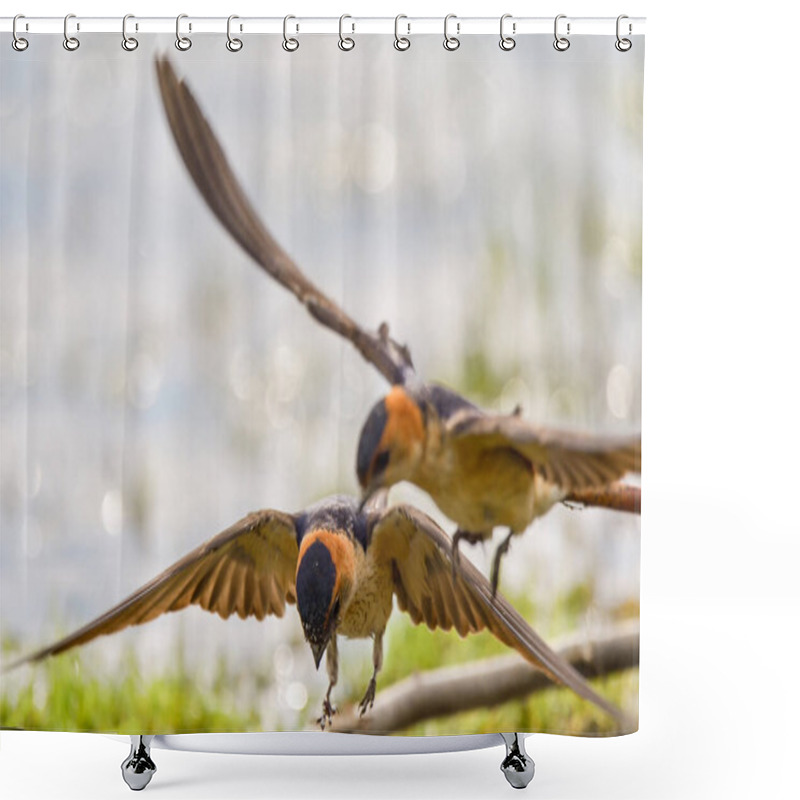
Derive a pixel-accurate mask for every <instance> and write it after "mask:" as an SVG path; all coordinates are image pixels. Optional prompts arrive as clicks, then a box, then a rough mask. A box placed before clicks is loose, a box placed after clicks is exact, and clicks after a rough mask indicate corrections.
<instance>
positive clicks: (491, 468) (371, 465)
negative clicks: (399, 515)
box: [356, 384, 641, 592]
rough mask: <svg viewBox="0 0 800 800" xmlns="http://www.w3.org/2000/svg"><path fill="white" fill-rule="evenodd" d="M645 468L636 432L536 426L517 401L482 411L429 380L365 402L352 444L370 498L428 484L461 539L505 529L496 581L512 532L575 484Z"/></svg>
mask: <svg viewBox="0 0 800 800" xmlns="http://www.w3.org/2000/svg"><path fill="white" fill-rule="evenodd" d="M639 471H641V437H640V436H635V437H604V436H595V435H589V434H584V433H577V432H571V431H557V430H551V429H549V428H543V427H538V426H536V425H533V424H532V423H530V422H528V421H526V420H525V419H523V418H522V417H521V415H520V412H519V409H517V410H516V411H515V412H514V413H512V414H509V415H499V414H490V413H487V412H485V411H482V410H481V409H480V408H478V407H477V406H475V405H473V404H472V403H470V402H469V401H468V400H466V399H464V398H463V397H461V396H460V395H459V394H457V393H456V392H454V391H451V390H450V389H447V388H445V387H443V386H438V385H435V384H428V385H419V386H418V387H417V388H412V387H411V386H409V385H407V386H399V385H398V386H393V387H392V389H391V390H390V391H389V393H388V394H387V395H386V396H385V397H384V398H383V399H382V400H380V401H379V402H378V403H377V404H376V405H375V406H373V408H372V410H371V411H370V413H369V415H368V417H367V419H366V422H365V423H364V425H363V427H362V429H361V434H360V437H359V442H358V450H357V453H356V473H357V475H358V481H359V483H360V484H361V488H362V490H363V498H364V500H365V501H366V500H367V499H368V498H369V497H370V496H371V495H372V494H373V493H374V492H375V491H377V490H378V489H379V488H384V487H389V486H392V485H393V484H395V483H398V482H400V481H410V482H411V483H414V484H416V485H417V486H419V487H420V488H421V489H423V490H424V491H426V492H427V493H428V494H430V496H431V497H432V498H433V500H434V502H435V503H436V505H438V506H439V508H440V509H441V511H442V512H443V513H444V514H446V515H447V516H448V517H450V519H452V520H453V521H454V522H455V523H456V524H457V525H458V530H457V531H456V532H455V534H454V536H453V547H454V558H453V562H454V564H455V563H457V561H458V546H459V543H460V541H461V540H466V541H468V542H470V543H473V544H474V543H476V542H479V541H484V540H486V539H489V538H491V536H492V533H493V531H494V529H495V527H498V526H500V527H506V528H508V530H509V532H508V535H507V536H506V538H505V539H504V540H503V541H502V543H501V544H500V545H499V547H498V548H497V550H496V552H495V555H494V559H493V562H492V571H491V583H492V589H493V591H495V592H496V591H497V584H498V581H499V577H500V562H501V560H502V557H503V555H505V553H506V552H507V551H508V548H509V545H510V542H511V537H512V536H514V535H515V534H521V533H523V532H524V531H525V529H526V528H527V527H528V526H529V525H530V524H531V522H532V521H533V520H534V519H535V518H536V517H540V516H542V515H543V514H545V513H546V512H547V511H549V510H550V509H551V508H552V507H553V506H554V505H555V504H556V503H558V502H560V501H562V500H564V499H565V498H566V497H567V495H568V494H569V493H570V492H572V491H575V490H581V489H589V488H596V487H601V486H605V485H607V484H609V483H611V482H612V481H616V480H618V479H619V478H621V477H622V476H623V475H625V474H626V473H628V472H639Z"/></svg>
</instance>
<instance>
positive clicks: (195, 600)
mask: <svg viewBox="0 0 800 800" xmlns="http://www.w3.org/2000/svg"><path fill="white" fill-rule="evenodd" d="M297 552H298V547H297V534H296V530H295V520H294V517H292V516H291V515H289V514H284V513H282V512H280V511H256V512H254V513H252V514H249V515H248V516H246V517H245V518H244V519H241V520H239V522H237V523H235V524H234V525H232V526H231V527H230V528H228V529H227V530H225V531H223V532H222V533H220V534H218V535H217V536H215V537H214V538H213V539H209V540H208V541H207V542H205V543H204V544H201V545H200V546H199V547H197V548H196V549H194V550H192V552H191V553H189V554H188V555H186V556H184V557H183V558H182V559H181V560H180V561H177V562H176V563H175V564H173V565H172V566H171V567H169V568H168V569H166V570H164V572H162V573H161V574H160V575H158V576H157V577H155V578H153V580H151V581H150V582H149V583H146V584H145V585H144V586H142V587H141V589H138V590H137V591H135V592H134V593H133V594H132V595H131V596H130V597H128V598H126V599H125V600H123V601H122V602H121V603H119V604H118V605H116V606H114V607H113V608H112V609H110V610H109V611H106V613H105V614H103V615H102V616H100V617H98V618H97V619H95V620H93V621H92V622H90V623H88V624H87V625H84V626H83V627H82V628H81V629H80V630H77V631H75V633H73V634H71V635H69V636H67V637H66V638H64V639H61V640H60V641H58V642H56V643H55V644H53V645H50V646H49V647H45V648H43V649H41V650H39V651H38V652H36V653H34V654H33V655H30V656H27V657H26V658H23V659H20V660H19V661H15V662H13V663H12V664H9V665H8V666H6V667H4V668H3V671H4V672H5V671H7V670H9V669H13V668H14V667H17V666H19V665H20V664H24V663H25V662H28V661H39V660H41V659H43V658H46V657H47V656H51V655H56V654H57V653H61V652H63V651H64V650H68V649H69V648H71V647H75V646H76V645H79V644H85V643H86V642H89V641H91V640H92V639H94V638H96V637H97V636H103V635H105V634H108V633H116V632H117V631H121V630H122V629H123V628H127V627H128V626H129V625H141V624H142V623H143V622H149V621H150V620H152V619H155V618H156V617H158V616H160V615H161V614H166V613H167V612H168V611H178V610H180V609H182V608H186V607H187V606H189V605H198V606H200V607H201V608H204V609H205V610H206V611H213V612H214V613H216V614H219V615H220V616H221V617H222V618H223V619H227V618H228V617H229V616H230V615H231V614H233V613H236V614H238V615H239V616H240V617H242V618H243V619H244V618H245V617H249V616H254V617H256V618H258V619H264V617H265V616H266V615H267V614H274V615H275V616H278V617H281V616H283V612H284V609H285V608H286V603H287V602H288V603H294V602H295V587H294V577H295V570H296V567H297Z"/></svg>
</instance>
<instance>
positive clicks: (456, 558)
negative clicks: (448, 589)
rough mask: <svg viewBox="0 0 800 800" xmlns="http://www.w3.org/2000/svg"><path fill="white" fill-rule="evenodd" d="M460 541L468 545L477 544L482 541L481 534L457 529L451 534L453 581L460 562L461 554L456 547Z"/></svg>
mask: <svg viewBox="0 0 800 800" xmlns="http://www.w3.org/2000/svg"><path fill="white" fill-rule="evenodd" d="M462 540H463V541H466V542H469V543H470V544H478V542H482V541H483V534H481V533H472V531H463V530H461V528H459V529H458V530H457V531H456V532H455V533H454V534H453V580H455V577H456V570H457V569H458V567H459V564H460V562H461V552H460V551H459V549H458V546H459V544H460V543H461V541H462Z"/></svg>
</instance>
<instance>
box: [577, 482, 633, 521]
mask: <svg viewBox="0 0 800 800" xmlns="http://www.w3.org/2000/svg"><path fill="white" fill-rule="evenodd" d="M565 501H566V502H567V503H580V504H581V505H584V506H595V507H597V508H610V509H612V510H613V511H627V512H629V513H630V514H641V513H642V490H641V489H640V488H639V487H638V486H629V485H628V484H625V483H610V484H609V485H608V486H604V487H602V488H600V489H580V490H578V491H575V492H572V493H571V494H569V495H567V497H566V498H565Z"/></svg>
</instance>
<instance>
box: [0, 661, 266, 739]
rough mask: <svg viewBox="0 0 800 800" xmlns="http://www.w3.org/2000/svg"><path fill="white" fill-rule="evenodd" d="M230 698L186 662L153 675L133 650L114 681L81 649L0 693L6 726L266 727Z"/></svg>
mask: <svg viewBox="0 0 800 800" xmlns="http://www.w3.org/2000/svg"><path fill="white" fill-rule="evenodd" d="M224 700H225V698H224V697H221V695H220V694H216V693H213V692H209V691H206V690H204V689H203V688H201V687H199V686H197V685H196V684H195V683H194V681H193V679H192V677H191V676H190V675H189V674H188V673H187V671H186V668H185V666H184V665H183V664H181V663H180V661H178V664H177V666H175V667H173V668H172V669H171V670H169V671H168V672H166V673H165V674H164V675H161V676H159V677H156V678H148V679H145V678H143V677H142V675H141V674H140V672H139V670H138V668H137V666H136V663H135V660H134V657H133V656H132V655H128V656H127V657H126V658H125V659H124V661H123V665H122V668H121V669H120V670H119V671H118V672H116V673H115V677H114V678H112V679H108V678H98V677H97V676H96V675H94V674H92V672H91V671H90V670H89V669H87V668H86V667H84V666H83V665H82V662H81V657H80V656H79V655H73V654H68V655H64V656H60V657H55V658H51V659H48V660H47V661H46V662H44V663H42V664H40V665H36V666H34V667H32V668H31V676H30V677H29V678H28V679H27V680H26V682H25V683H24V684H23V685H22V686H21V687H20V688H19V690H18V691H16V692H13V693H12V692H11V691H6V689H5V687H4V689H3V691H2V694H0V727H3V728H20V729H25V730H52V731H102V732H113V733H166V732H171V733H188V732H197V731H204V732H205V731H208V732H213V731H247V730H259V719H258V715H257V714H256V712H255V711H250V712H248V713H237V712H235V711H231V710H230V709H229V707H228V704H227V703H226V702H224Z"/></svg>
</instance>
